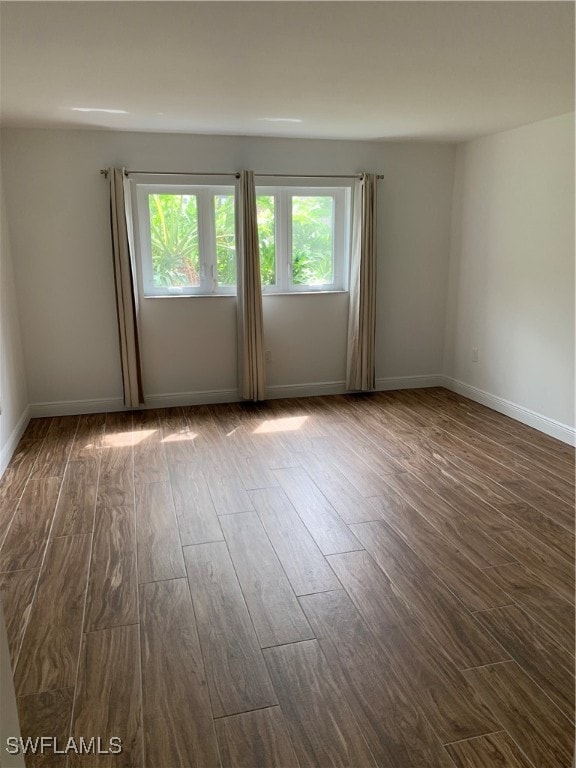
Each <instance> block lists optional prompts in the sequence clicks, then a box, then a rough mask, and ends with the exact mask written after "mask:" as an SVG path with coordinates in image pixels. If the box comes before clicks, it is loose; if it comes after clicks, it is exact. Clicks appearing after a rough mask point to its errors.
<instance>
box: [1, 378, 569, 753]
mask: <svg viewBox="0 0 576 768" xmlns="http://www.w3.org/2000/svg"><path fill="white" fill-rule="evenodd" d="M0 499H1V508H0V509H1V511H0V545H1V546H0V589H1V590H2V598H3V602H4V609H5V613H6V619H7V627H8V634H9V642H10V648H11V654H12V660H13V666H14V668H15V686H16V692H17V696H18V706H19V710H20V716H21V723H22V730H23V733H24V735H26V736H27V735H32V736H37V735H50V736H57V737H59V739H60V740H61V742H62V743H65V740H66V739H67V738H68V736H69V735H73V736H74V737H76V739H77V740H79V737H80V736H83V737H84V738H85V739H87V740H88V739H89V738H90V737H92V736H96V737H97V736H100V737H102V739H103V740H104V742H106V741H107V740H108V739H109V738H110V737H112V736H115V737H119V738H121V739H122V742H123V752H122V753H121V754H120V755H117V756H111V755H110V756H101V757H99V758H95V757H93V756H83V757H80V756H74V755H72V756H70V757H69V759H68V763H66V758H64V757H62V756H58V755H53V756H51V757H50V758H49V759H48V760H47V759H46V758H44V762H42V760H39V759H38V758H36V761H35V762H33V761H29V765H51V766H64V765H68V766H93V765H94V766H104V765H106V766H133V767H137V768H142V767H143V766H146V768H178V767H179V766H181V767H182V768H189V767H190V768H191V767H192V766H196V767H197V768H209V767H210V766H220V765H221V766H225V767H226V766H243V767H244V768H263V767H264V766H271V767H272V766H274V767H275V768H290V767H292V766H300V767H301V768H305V767H308V766H309V768H319V767H322V766H340V767H342V768H344V767H345V766H347V767H349V768H364V767H365V766H374V765H378V766H386V767H387V768H388V767H389V768H408V767H409V766H411V767H412V768H449V767H450V766H451V767H452V768H455V767H457V768H465V767H466V768H491V766H499V768H502V767H503V766H509V767H510V768H567V767H568V766H569V765H571V759H572V750H573V743H574V741H573V735H574V734H573V727H572V721H573V715H574V680H573V671H574V605H573V603H574V535H573V527H574V452H573V450H572V449H571V448H569V447H568V446H566V445H564V444H562V443H560V442H558V441H556V440H554V439H552V438H550V437H547V436H545V435H542V434H540V433H538V432H536V431H534V430H532V429H530V428H529V427H526V426H524V425H522V424H519V423H517V422H514V421H512V420H510V419H508V418H506V417H504V416H501V415H499V414H497V413H495V412H493V411H490V410H488V409H487V408H484V407H482V406H480V405H477V404H475V403H472V402H470V401H468V400H465V399H464V398H461V397H459V396H457V395H454V394H452V393H449V392H447V391H446V390H443V389H429V390H420V391H411V392H408V391H405V392H394V393H385V394H384V393H381V394H375V395H371V396H347V397H318V398H311V399H306V400H287V401H273V402H270V403H267V404H265V405H263V406H260V407H256V406H245V405H240V404H233V405H218V406H201V407H197V408H183V409H180V408H175V409H169V410H164V411H144V412H136V413H112V414H107V415H103V414H101V415H90V416H81V417H59V418H53V419H37V420H33V421H32V422H31V423H30V425H29V426H28V428H27V430H26V434H25V435H24V437H23V439H22V442H21V444H20V446H19V448H18V451H17V453H16V455H15V456H14V458H13V460H12V463H11V465H10V467H9V469H8V470H7V471H6V473H5V475H4V477H3V478H2V480H1V481H0Z"/></svg>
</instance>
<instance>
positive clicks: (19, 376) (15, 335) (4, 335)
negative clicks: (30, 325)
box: [0, 175, 28, 473]
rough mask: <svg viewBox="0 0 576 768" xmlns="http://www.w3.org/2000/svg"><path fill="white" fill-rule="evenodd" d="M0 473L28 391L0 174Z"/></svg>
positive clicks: (21, 420)
mask: <svg viewBox="0 0 576 768" xmlns="http://www.w3.org/2000/svg"><path fill="white" fill-rule="evenodd" d="M0 403H1V405H2V412H1V413H0V473H2V472H3V471H4V469H5V466H6V464H7V462H8V460H9V459H10V456H11V455H12V452H13V450H14V448H15V447H16V443H17V441H18V439H19V437H20V433H21V432H22V430H23V428H24V427H25V426H26V421H27V412H28V392H27V388H26V379H25V374H24V356H23V353H22V344H21V340H20V326H19V321H18V309H17V305H16V291H15V285H14V274H13V264H12V251H11V247H10V232H9V226H8V220H7V216H6V209H5V197H4V193H3V185H2V177H1V175H0Z"/></svg>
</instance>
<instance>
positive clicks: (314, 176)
mask: <svg viewBox="0 0 576 768" xmlns="http://www.w3.org/2000/svg"><path fill="white" fill-rule="evenodd" d="M100 173H101V174H102V175H103V176H104V177H106V178H108V169H107V168H102V169H101V171H100ZM124 173H125V175H126V176H129V175H130V174H131V173H136V174H137V173H141V174H144V175H146V176H234V177H235V178H236V179H239V178H240V174H239V173H238V171H235V172H234V173H224V172H223V173H216V172H214V171H211V172H208V173H198V172H196V171H193V172H189V171H129V170H127V171H125V172H124ZM361 175H362V174H360V173H354V174H349V173H338V174H336V173H334V174H320V173H317V174H295V173H256V171H255V172H254V176H259V177H260V178H267V177H276V178H279V179H359V178H360V176H361ZM376 178H377V179H383V178H384V175H383V174H376Z"/></svg>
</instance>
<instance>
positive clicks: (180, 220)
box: [148, 194, 200, 287]
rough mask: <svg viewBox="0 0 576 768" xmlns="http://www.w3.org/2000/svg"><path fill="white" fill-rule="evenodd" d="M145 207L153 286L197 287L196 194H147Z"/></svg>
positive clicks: (198, 267) (198, 275) (198, 282)
mask: <svg viewBox="0 0 576 768" xmlns="http://www.w3.org/2000/svg"><path fill="white" fill-rule="evenodd" d="M148 204H149V210H150V238H151V241H152V272H153V278H154V285H157V286H169V287H172V286H198V285H200V265H199V254H200V249H199V243H198V201H197V199H196V195H172V194H169V195H149V197H148Z"/></svg>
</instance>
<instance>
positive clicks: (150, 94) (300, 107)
mask: <svg viewBox="0 0 576 768" xmlns="http://www.w3.org/2000/svg"><path fill="white" fill-rule="evenodd" d="M0 8H1V11H0V22H1V64H2V67H1V91H0V96H1V98H0V104H1V109H2V124H4V125H16V126H40V127H67V128H72V127H76V128H103V129H115V130H144V131H178V132H180V131H183V132H187V133H229V134H253V135H261V136H262V135H268V136H304V137H323V138H344V139H397V138H418V139H439V140H445V141H454V140H462V139H466V138H470V137H473V136H477V135H482V134H486V133H493V132H496V131H500V130H505V129H508V128H512V127H515V126H518V125H522V124H525V123H530V122H534V121H536V120H540V119H543V118H546V117H551V116H553V115H559V114H562V113H565V112H569V111H572V110H573V109H574V4H573V3H571V2H367V3H364V2H336V3H331V2H321V3H315V2H299V3H292V2H283V3H280V2H253V3H251V2H200V3H195V2H179V3H177V2H176V3H172V2H143V3H135V2H120V3H118V2H3V3H1V5H0ZM78 109H82V110H86V109H90V110H94V109H96V110H117V111H115V112H107V111H77V110H78ZM288 120H289V121H288Z"/></svg>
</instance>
